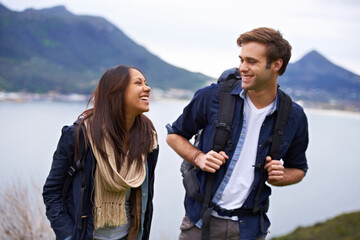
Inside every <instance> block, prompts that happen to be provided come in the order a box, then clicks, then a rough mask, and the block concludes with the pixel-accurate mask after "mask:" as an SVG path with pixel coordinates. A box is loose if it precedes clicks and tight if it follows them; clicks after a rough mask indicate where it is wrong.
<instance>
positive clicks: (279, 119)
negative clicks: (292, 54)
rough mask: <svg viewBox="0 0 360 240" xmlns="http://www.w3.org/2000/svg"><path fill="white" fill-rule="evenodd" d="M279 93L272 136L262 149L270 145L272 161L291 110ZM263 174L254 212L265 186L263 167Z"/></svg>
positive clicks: (276, 154) (288, 100)
mask: <svg viewBox="0 0 360 240" xmlns="http://www.w3.org/2000/svg"><path fill="white" fill-rule="evenodd" d="M278 91H279V101H280V102H279V109H278V112H277V116H276V120H275V125H274V129H273V134H272V136H270V138H269V139H268V140H267V141H266V142H265V144H264V147H265V146H266V145H267V144H269V143H271V147H270V156H271V158H272V159H277V158H278V155H279V151H280V145H281V140H282V138H283V136H284V130H285V127H286V123H287V121H288V119H289V116H290V113H291V110H292V100H291V98H290V96H289V95H287V94H286V93H285V92H283V91H282V90H281V89H279V88H278ZM261 168H262V169H261V170H262V172H263V174H262V175H261V180H260V185H259V188H258V190H257V192H256V196H255V205H254V209H253V211H254V212H257V211H259V210H260V209H259V208H258V205H259V199H260V195H261V192H262V191H263V189H264V185H265V181H266V179H267V172H266V171H265V170H264V168H263V167H261ZM266 205H267V206H263V211H265V212H266V211H267V208H268V203H267V204H266Z"/></svg>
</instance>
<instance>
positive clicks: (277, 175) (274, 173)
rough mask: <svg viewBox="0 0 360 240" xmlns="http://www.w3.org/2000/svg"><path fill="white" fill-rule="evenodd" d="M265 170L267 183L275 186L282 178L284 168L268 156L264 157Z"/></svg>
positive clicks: (280, 163)
mask: <svg viewBox="0 0 360 240" xmlns="http://www.w3.org/2000/svg"><path fill="white" fill-rule="evenodd" d="M265 160H266V164H265V169H266V170H267V171H268V179H267V181H268V183H270V184H271V185H277V183H278V182H281V180H282V179H283V178H284V174H285V168H284V166H283V165H282V162H281V161H279V160H272V159H271V157H270V156H267V157H266V159H265Z"/></svg>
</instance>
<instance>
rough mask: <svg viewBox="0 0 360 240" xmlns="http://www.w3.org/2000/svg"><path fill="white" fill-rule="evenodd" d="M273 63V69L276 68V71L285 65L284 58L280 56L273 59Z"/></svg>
mask: <svg viewBox="0 0 360 240" xmlns="http://www.w3.org/2000/svg"><path fill="white" fill-rule="evenodd" d="M271 65H272V69H274V71H276V72H278V71H279V70H280V69H281V67H282V65H283V60H282V59H281V58H278V59H276V60H275V61H273V62H272V63H271Z"/></svg>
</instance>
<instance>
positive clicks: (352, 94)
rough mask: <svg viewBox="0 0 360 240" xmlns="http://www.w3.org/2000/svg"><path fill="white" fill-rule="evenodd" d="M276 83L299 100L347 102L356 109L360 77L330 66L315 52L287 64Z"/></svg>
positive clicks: (359, 102) (330, 63) (358, 102)
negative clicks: (353, 104) (354, 105)
mask: <svg viewBox="0 0 360 240" xmlns="http://www.w3.org/2000/svg"><path fill="white" fill-rule="evenodd" d="M279 84H280V86H281V87H282V88H283V89H285V90H287V91H288V92H290V93H291V96H292V97H294V98H298V99H301V100H309V101H314V100H315V101H318V102H329V101H334V100H335V101H342V102H344V101H347V102H353V103H357V104H358V106H359V107H360V76H359V75H356V74H354V73H352V72H350V71H348V70H346V69H344V68H341V67H340V66H337V65H335V64H333V63H332V62H330V61H329V60H327V59H326V58H325V57H324V56H323V55H321V54H320V53H319V52H317V51H315V50H314V51H311V52H309V53H308V54H306V55H305V56H304V57H302V58H301V59H300V60H299V61H297V62H295V63H293V64H289V65H288V67H287V70H286V72H285V74H284V76H282V77H280V78H279Z"/></svg>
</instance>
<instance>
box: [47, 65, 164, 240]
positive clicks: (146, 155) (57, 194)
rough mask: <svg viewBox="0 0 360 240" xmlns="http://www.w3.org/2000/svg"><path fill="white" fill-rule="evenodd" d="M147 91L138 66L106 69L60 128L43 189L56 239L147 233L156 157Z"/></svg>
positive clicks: (145, 236)
mask: <svg viewBox="0 0 360 240" xmlns="http://www.w3.org/2000/svg"><path fill="white" fill-rule="evenodd" d="M149 94H150V87H149V86H148V85H147V84H146V79H145V78H144V76H143V74H142V73H141V72H140V70H139V69H137V68H135V67H129V66H124V65H120V66H116V67H113V68H111V69H108V70H107V71H106V72H105V73H104V75H103V76H102V77H101V79H100V81H99V84H98V86H97V88H96V90H95V91H94V93H93V94H92V96H91V97H90V99H89V102H88V105H89V103H90V102H91V101H92V100H93V104H94V105H93V108H90V109H88V110H86V111H84V112H83V113H82V114H81V115H80V117H79V118H78V120H77V121H76V122H75V123H74V125H72V126H65V127H64V128H63V129H62V135H61V138H60V141H59V143H58V146H57V149H56V151H55V153H54V157H53V163H52V167H51V170H50V173H49V176H48V178H47V180H46V182H45V185H44V189H43V197H44V203H45V205H46V215H47V217H48V219H49V220H50V223H51V227H52V228H53V230H54V232H55V235H56V239H61V240H63V239H66V240H68V239H148V238H149V233H150V225H151V219H152V211H153V206H152V198H153V192H154V191H153V187H154V169H155V165H156V161H157V157H158V144H157V137H156V132H155V128H154V126H153V124H152V122H151V121H150V120H149V119H148V118H147V117H146V116H145V115H143V114H142V113H143V112H147V111H149ZM82 149H85V150H82ZM82 157H83V158H82ZM80 159H82V160H80ZM75 166H77V169H78V170H76V171H75V173H74V174H72V176H70V175H69V174H68V172H70V173H72V168H71V167H75ZM69 179H70V180H69ZM69 183H70V184H71V185H70V184H69ZM68 185H70V187H68Z"/></svg>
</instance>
